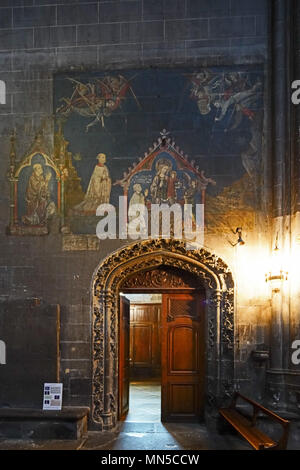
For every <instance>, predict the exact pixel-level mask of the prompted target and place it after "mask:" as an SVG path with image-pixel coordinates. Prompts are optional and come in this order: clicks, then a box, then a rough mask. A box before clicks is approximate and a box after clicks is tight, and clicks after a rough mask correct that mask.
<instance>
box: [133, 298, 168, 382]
mask: <svg viewBox="0 0 300 470" xmlns="http://www.w3.org/2000/svg"><path fill="white" fill-rule="evenodd" d="M160 312H161V304H133V303H131V304H130V377H131V378H148V379H149V378H151V377H160V362H161V361H160V336H159V333H160V328H159V326H160Z"/></svg>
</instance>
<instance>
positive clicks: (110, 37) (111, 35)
mask: <svg viewBox="0 0 300 470" xmlns="http://www.w3.org/2000/svg"><path fill="white" fill-rule="evenodd" d="M119 41H120V24H119V23H107V24H96V25H86V26H84V25H83V26H78V32H77V44H79V45H85V44H110V43H114V42H119Z"/></svg>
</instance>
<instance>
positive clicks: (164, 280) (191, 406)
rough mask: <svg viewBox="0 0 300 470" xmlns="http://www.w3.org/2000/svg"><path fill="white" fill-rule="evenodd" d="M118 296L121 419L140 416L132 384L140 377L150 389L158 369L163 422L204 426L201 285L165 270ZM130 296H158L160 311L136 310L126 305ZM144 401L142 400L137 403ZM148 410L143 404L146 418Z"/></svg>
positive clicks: (133, 279) (131, 281) (140, 275)
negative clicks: (139, 375) (132, 391)
mask: <svg viewBox="0 0 300 470" xmlns="http://www.w3.org/2000/svg"><path fill="white" fill-rule="evenodd" d="M120 291H121V294H122V295H121V297H120V315H119V368H118V375H119V389H118V394H119V412H118V416H119V419H121V420H124V419H127V415H128V412H129V417H130V416H131V417H132V416H133V413H134V411H133V410H138V407H137V406H135V403H134V400H133V399H131V398H130V396H129V395H130V382H132V381H133V382H134V380H135V379H136V378H137V377H138V376H137V373H138V372H139V371H142V372H143V374H141V376H142V382H144V383H149V380H151V377H153V376H154V375H155V374H154V373H153V367H155V368H156V370H157V372H158V374H156V385H157V384H160V390H161V400H160V403H161V409H160V411H161V413H160V418H161V420H162V421H163V422H199V421H203V417H204V384H205V343H206V341H205V300H206V299H205V289H204V288H203V286H202V283H201V280H200V279H199V277H198V276H196V275H195V274H192V273H190V272H187V271H184V270H182V269H180V268H176V267H173V266H165V265H162V266H158V267H156V268H152V269H148V270H146V271H139V272H137V273H134V274H132V275H131V276H129V277H127V278H126V279H125V281H124V282H123V283H122V284H121V285H120ZM130 294H131V295H132V294H133V295H138V294H139V295H141V294H142V298H145V297H144V296H145V294H146V295H147V294H159V295H160V297H161V303H160V305H159V307H158V305H157V304H155V305H151V304H149V303H148V304H147V303H146V304H145V303H144V304H143V303H142V302H141V304H137V305H136V304H135V303H134V302H133V303H131V301H129V300H130V299H129V300H128V297H130ZM139 367H140V369H139ZM139 384H140V385H141V380H140V381H139ZM142 398H143V396H142V394H141V396H140V398H139V400H141V399H142ZM147 406H148V405H147V403H146V402H145V405H144V413H147ZM149 411H150V409H149ZM155 412H156V413H157V411H155Z"/></svg>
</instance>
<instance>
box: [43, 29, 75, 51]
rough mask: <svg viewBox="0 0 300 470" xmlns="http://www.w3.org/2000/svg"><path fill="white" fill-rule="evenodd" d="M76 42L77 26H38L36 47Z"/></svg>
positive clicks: (65, 44) (68, 44)
mask: <svg viewBox="0 0 300 470" xmlns="http://www.w3.org/2000/svg"><path fill="white" fill-rule="evenodd" d="M75 44H76V26H55V27H49V28H36V29H35V32H34V46H35V47H38V48H39V47H56V46H72V45H75Z"/></svg>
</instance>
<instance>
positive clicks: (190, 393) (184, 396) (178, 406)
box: [168, 382, 199, 417]
mask: <svg viewBox="0 0 300 470" xmlns="http://www.w3.org/2000/svg"><path fill="white" fill-rule="evenodd" d="M198 391H199V385H198V384H192V383H184V382H182V383H170V384H169V387H168V392H169V397H168V398H169V399H168V401H169V404H170V407H169V413H171V415H173V417H175V416H178V415H179V416H180V415H181V414H184V415H186V416H192V417H194V414H195V409H196V408H197V401H198V400H197V396H198Z"/></svg>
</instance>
